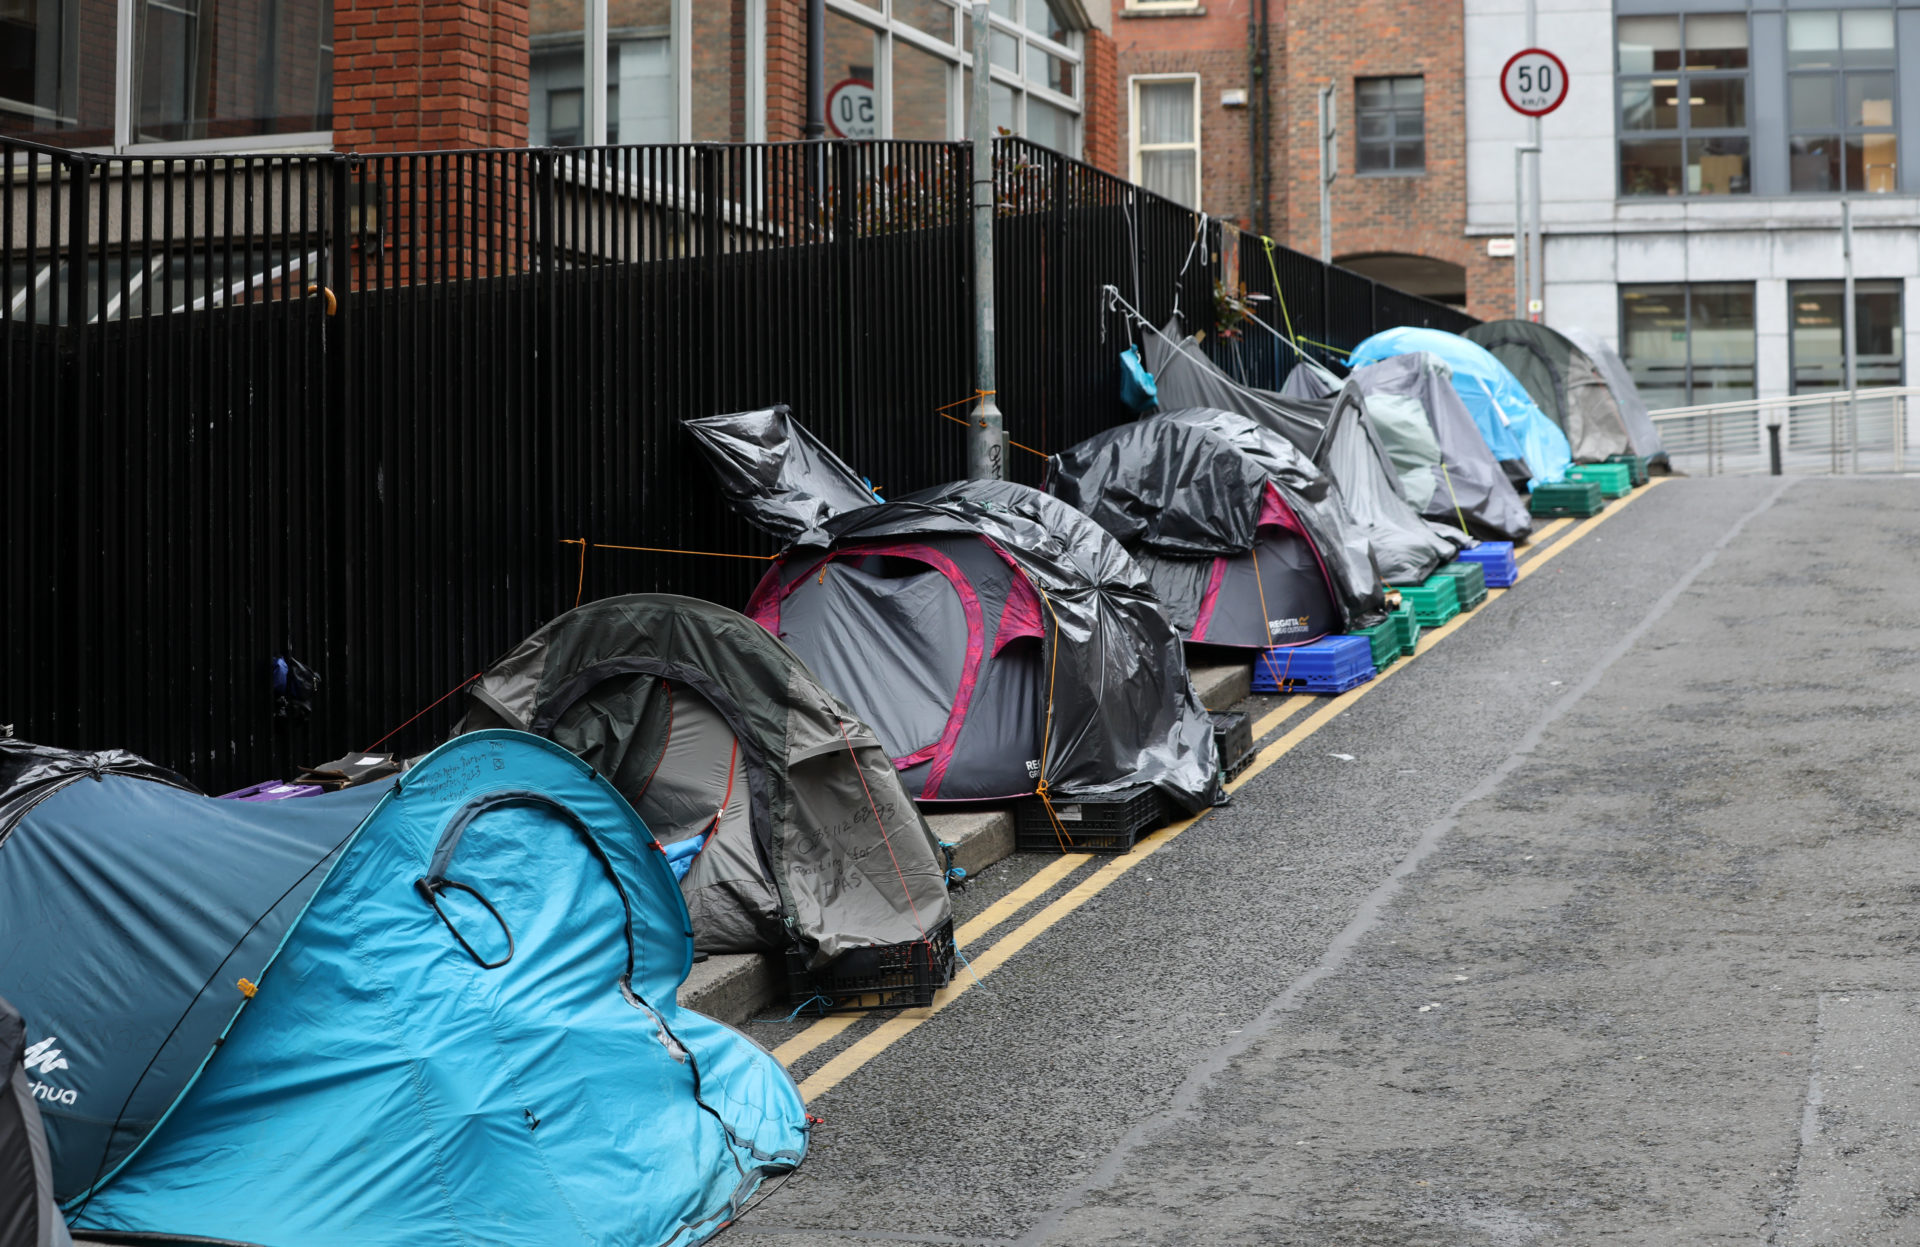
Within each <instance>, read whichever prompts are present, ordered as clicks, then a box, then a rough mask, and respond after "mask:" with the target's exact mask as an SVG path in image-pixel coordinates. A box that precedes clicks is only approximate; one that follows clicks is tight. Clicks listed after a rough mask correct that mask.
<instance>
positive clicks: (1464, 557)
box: [1460, 541, 1520, 589]
mask: <svg viewBox="0 0 1920 1247" xmlns="http://www.w3.org/2000/svg"><path fill="white" fill-rule="evenodd" d="M1460 561H1461V562H1463V563H1478V564H1480V570H1481V571H1483V572H1485V573H1486V575H1487V588H1489V589H1509V588H1512V587H1513V584H1514V582H1515V581H1517V580H1519V579H1520V565H1519V564H1518V563H1516V562H1514V559H1513V543H1512V542H1511V541H1483V542H1481V543H1480V544H1479V545H1477V546H1475V547H1474V548H1473V549H1471V550H1462V551H1460Z"/></svg>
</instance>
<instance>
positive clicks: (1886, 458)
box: [1653, 386, 1920, 476]
mask: <svg viewBox="0 0 1920 1247" xmlns="http://www.w3.org/2000/svg"><path fill="white" fill-rule="evenodd" d="M1916 398H1920V387H1913V386H1899V387H1893V386H1889V387H1884V388H1878V389H1868V390H1839V391H1833V392H1829V393H1825V394H1801V395H1797V396H1795V397H1793V398H1761V399H1748V400H1744V401H1741V402H1732V403H1706V404H1702V405H1700V406H1696V407H1670V408H1668V409H1666V410H1665V411H1656V412H1654V413H1653V422H1654V426H1655V427H1656V428H1658V429H1659V430H1660V440H1661V441H1662V442H1663V443H1664V444H1665V446H1666V448H1667V454H1668V455H1669V457H1671V459H1672V460H1673V466H1674V467H1676V468H1679V469H1680V470H1681V471H1684V472H1688V473H1691V474H1693V475H1695V476H1717V475H1740V474H1756V473H1765V472H1769V471H1771V470H1772V469H1773V462H1772V455H1773V450H1772V434H1770V432H1769V429H1770V428H1775V427H1777V428H1778V429H1779V435H1778V436H1779V455H1780V470H1781V471H1783V472H1793V473H1824V474H1830V475H1838V474H1842V473H1855V472H1905V471H1907V470H1908V465H1909V463H1916V466H1920V463H1917V462H1916V460H1915V458H1914V455H1913V452H1912V446H1913V438H1914V436H1915V432H1916V431H1915V429H1914V428H1913V423H1912V420H1911V418H1910V416H1911V413H1912V412H1913V411H1914V410H1915V408H1916V407H1920V404H1917V403H1916V402H1915V401H1914V400H1915V399H1916Z"/></svg>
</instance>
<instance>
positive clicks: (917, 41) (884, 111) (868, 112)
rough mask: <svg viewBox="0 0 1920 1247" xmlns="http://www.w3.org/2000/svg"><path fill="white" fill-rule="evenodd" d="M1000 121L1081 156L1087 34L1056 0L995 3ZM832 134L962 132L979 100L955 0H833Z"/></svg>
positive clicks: (942, 135)
mask: <svg viewBox="0 0 1920 1247" xmlns="http://www.w3.org/2000/svg"><path fill="white" fill-rule="evenodd" d="M989 22H990V29H991V32H992V44H991V46H990V48H989V50H988V52H989V58H990V63H991V65H992V68H993V75H992V79H991V81H990V83H989V85H988V96H989V98H990V100H991V102H992V122H993V124H994V125H995V126H996V127H998V128H1000V129H1003V130H1005V131H1007V132H1008V133H1010V134H1017V135H1019V136H1021V137H1022V138H1026V139H1030V140H1031V141H1033V142H1035V143H1039V144H1041V145H1042V146H1045V147H1050V148H1052V149H1053V150H1055V151H1057V152H1063V153H1065V154H1067V155H1069V156H1077V155H1079V153H1080V114H1081V86H1080V38H1081V36H1080V32H1079V31H1077V30H1075V29H1073V28H1072V27H1070V26H1069V25H1068V24H1067V21H1066V19H1065V18H1064V17H1062V16H1061V14H1060V12H1059V10H1057V9H1056V8H1055V7H1054V6H1053V5H1052V4H1051V3H1049V2H1048V0H993V7H992V12H991V16H990V18H989ZM826 55H827V89H828V91H829V92H830V93H832V95H833V98H832V99H831V100H830V101H829V103H828V108H827V127H828V129H827V133H828V136H829V137H832V138H884V139H933V140H950V139H962V138H965V137H966V136H967V118H968V116H969V113H970V111H971V109H972V106H973V96H972V91H973V71H972V69H971V68H970V66H971V65H972V64H973V30H972V21H971V19H970V17H969V14H968V11H967V9H966V7H965V6H964V5H961V6H956V5H954V4H951V3H948V0H871V3H865V2H862V0H827V54H826Z"/></svg>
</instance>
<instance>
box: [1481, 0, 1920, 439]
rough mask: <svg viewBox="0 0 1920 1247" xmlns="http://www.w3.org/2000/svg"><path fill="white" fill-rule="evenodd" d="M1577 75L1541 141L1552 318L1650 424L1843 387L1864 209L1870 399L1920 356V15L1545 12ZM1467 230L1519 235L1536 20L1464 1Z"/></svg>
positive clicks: (1591, 1) (1860, 295) (1662, 8)
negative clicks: (1643, 405)
mask: <svg viewBox="0 0 1920 1247" xmlns="http://www.w3.org/2000/svg"><path fill="white" fill-rule="evenodd" d="M1537 3H1538V18H1537V20H1538V29H1539V36H1538V42H1539V44H1540V46H1542V47H1544V48H1546V49H1548V50H1549V51H1552V52H1554V53H1555V54H1557V55H1558V56H1559V57H1560V58H1561V60H1562V61H1564V62H1565V63H1566V67H1567V73H1568V79H1569V83H1570V86H1569V90H1568V94H1567V98H1566V101H1565V103H1564V104H1563V105H1562V106H1561V107H1560V108H1559V109H1558V110H1557V111H1555V112H1553V113H1551V114H1549V115H1548V116H1546V117H1545V118H1543V119H1542V123H1541V146H1542V152H1541V157H1540V160H1541V167H1540V173H1541V186H1542V195H1541V218H1542V231H1543V234H1544V238H1545V242H1544V247H1545V255H1544V259H1543V261H1542V264H1541V272H1542V276H1543V279H1544V297H1543V303H1544V315H1543V319H1545V321H1546V322H1547V323H1548V324H1549V325H1553V326H1556V327H1559V328H1567V327H1573V326H1579V327H1584V328H1586V329H1589V330H1591V331H1593V332H1595V333H1597V334H1598V335H1599V336H1601V337H1602V338H1605V339H1607V340H1608V341H1609V342H1612V343H1614V344H1615V345H1616V346H1617V347H1618V349H1619V350H1620V353H1621V355H1622V356H1623V357H1624V358H1625V359H1626V361H1627V363H1628V365H1629V367H1630V368H1631V369H1632V371H1633V373H1634V376H1635V379H1636V381H1637V382H1638V383H1639V384H1640V386H1641V387H1642V389H1643V391H1645V392H1646V395H1647V399H1648V402H1649V405H1651V406H1654V407H1656V408H1658V407H1671V406H1682V405H1686V404H1689V403H1708V402H1722V401H1731V400H1736V399H1748V398H1756V397H1757V398H1771V397H1779V396H1785V395H1789V394H1806V393H1814V392H1819V391H1822V390H1831V389H1834V388H1837V387H1838V386H1839V385H1840V384H1841V383H1842V380H1843V377H1844V365H1843V354H1842V323H1843V320H1844V310H1845V309H1844V307H1843V303H1844V300H1843V297H1842V294H1841V291H1842V280H1843V278H1844V276H1845V272H1846V259H1845V256H1844V254H1843V246H1842V228H1841V219H1842V202H1843V200H1845V201H1848V202H1850V203H1851V204H1852V217H1853V274H1854V277H1855V283H1856V287H1855V298H1854V313H1855V321H1856V327H1855V342H1856V352H1857V353H1856V368H1857V375H1858V377H1859V381H1860V384H1861V385H1863V386H1865V385H1903V384H1909V383H1910V376H1909V363H1908V361H1909V360H1910V359H1911V358H1912V357H1913V354H1914V351H1915V350H1916V349H1920V0H1877V2H1876V0H1744V2H1742V0H1537ZM1465 15H1466V42H1467V47H1466V74H1467V116H1466V124H1467V199H1468V205H1467V222H1468V233H1469V234H1471V235H1476V236H1480V235H1484V236H1487V237H1489V238H1492V237H1495V236H1497V237H1499V238H1502V239H1504V238H1506V237H1508V236H1510V235H1511V234H1512V233H1513V220H1514V204H1513V196H1514V147H1515V145H1516V144H1519V143H1524V142H1526V141H1527V137H1528V131H1527V121H1526V118H1524V117H1522V116H1521V115H1520V114H1518V113H1516V112H1514V111H1512V110H1511V109H1509V108H1508V107H1507V105H1506V103H1505V101H1504V100H1503V99H1502V98H1501V94H1500V81H1499V78H1500V71H1501V68H1502V66H1503V65H1504V64H1505V63H1506V60H1507V58H1508V57H1509V56H1511V55H1512V54H1513V53H1514V52H1517V51H1519V50H1520V49H1521V48H1522V47H1523V46H1525V44H1526V5H1525V0H1465Z"/></svg>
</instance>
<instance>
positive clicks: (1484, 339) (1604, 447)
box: [1462, 320, 1633, 463]
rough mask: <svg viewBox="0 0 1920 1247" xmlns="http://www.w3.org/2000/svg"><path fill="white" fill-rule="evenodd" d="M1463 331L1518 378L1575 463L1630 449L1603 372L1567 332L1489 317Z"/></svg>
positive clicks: (1528, 322) (1598, 458)
mask: <svg viewBox="0 0 1920 1247" xmlns="http://www.w3.org/2000/svg"><path fill="white" fill-rule="evenodd" d="M1462 336H1464V337H1465V338H1466V339H1467V340H1468V341H1470V342H1477V343H1479V344H1480V345H1481V346H1483V347H1485V348H1486V349H1487V350H1488V351H1489V352H1491V353H1492V355H1493V357H1494V358H1495V359H1497V360H1499V361H1500V362H1501V363H1502V364H1505V365H1506V367H1507V371H1509V372H1511V373H1512V374H1513V375H1514V376H1515V377H1516V378H1518V380H1519V382H1520V384H1521V385H1523V386H1525V387H1526V389H1527V394H1528V396H1529V397H1531V398H1532V399H1533V401H1534V402H1535V403H1536V404H1537V405H1538V406H1539V408H1540V410H1541V411H1544V412H1546V413H1547V418H1548V419H1549V420H1551V421H1553V422H1554V423H1555V424H1557V425H1559V426H1560V431H1561V432H1563V433H1565V434H1566V435H1567V441H1568V442H1569V443H1571V444H1572V446H1573V461H1574V462H1575V463H1601V462H1603V461H1605V460H1606V459H1608V458H1611V457H1612V456H1614V455H1624V454H1628V453H1630V452H1631V451H1632V449H1633V443H1632V439H1630V438H1629V437H1628V436H1627V424H1626V420H1625V419H1624V418H1623V417H1622V416H1621V414H1620V406H1619V404H1618V403H1616V402H1615V401H1614V398H1613V391H1612V390H1611V389H1609V388H1608V386H1607V379H1606V376H1605V374H1603V373H1602V372H1601V371H1600V366H1599V365H1598V364H1597V363H1595V362H1594V361H1593V358H1592V357H1591V356H1589V355H1588V354H1587V353H1586V352H1585V351H1583V350H1581V349H1580V348H1579V347H1577V346H1575V345H1574V344H1573V343H1572V342H1570V341H1568V339H1567V338H1566V336H1565V335H1564V334H1560V333H1557V332H1555V331H1554V330H1552V329H1549V328H1547V327H1546V326H1545V325H1540V324H1535V323H1534V322H1532V321H1528V320H1490V321H1488V322H1486V323H1485V324H1482V325H1475V326H1474V327H1473V328H1471V329H1469V330H1467V331H1466V333H1465V334H1464V335H1462Z"/></svg>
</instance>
